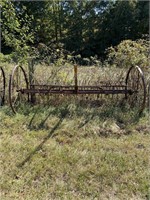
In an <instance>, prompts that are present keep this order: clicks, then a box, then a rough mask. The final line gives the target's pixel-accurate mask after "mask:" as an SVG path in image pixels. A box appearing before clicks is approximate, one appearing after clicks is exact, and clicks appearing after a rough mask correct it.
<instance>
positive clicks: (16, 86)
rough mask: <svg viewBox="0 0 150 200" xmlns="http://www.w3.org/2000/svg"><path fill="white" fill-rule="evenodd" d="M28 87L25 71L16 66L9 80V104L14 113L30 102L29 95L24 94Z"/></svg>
mask: <svg viewBox="0 0 150 200" xmlns="http://www.w3.org/2000/svg"><path fill="white" fill-rule="evenodd" d="M28 86H29V84H28V79H27V75H26V73H25V70H24V69H23V68H22V67H21V66H15V67H14V69H13V71H12V74H11V75H10V80H9V103H10V107H11V108H12V111H13V112H14V113H16V112H18V111H19V109H21V108H23V106H24V104H25V103H27V102H28V101H29V94H27V93H23V89H28Z"/></svg>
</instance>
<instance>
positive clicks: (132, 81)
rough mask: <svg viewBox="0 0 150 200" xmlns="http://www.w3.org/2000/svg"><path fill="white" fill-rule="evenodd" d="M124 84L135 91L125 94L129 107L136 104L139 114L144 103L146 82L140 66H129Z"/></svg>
mask: <svg viewBox="0 0 150 200" xmlns="http://www.w3.org/2000/svg"><path fill="white" fill-rule="evenodd" d="M126 85H127V88H128V89H130V90H132V91H137V92H134V93H133V95H126V99H127V101H128V102H129V104H130V106H131V108H132V107H135V106H136V107H137V108H138V109H139V114H141V113H142V112H143V110H144V108H145V103H146V84H145V79H144V74H143V72H142V70H141V68H140V67H138V66H132V67H130V69H129V70H128V72H127V76H126Z"/></svg>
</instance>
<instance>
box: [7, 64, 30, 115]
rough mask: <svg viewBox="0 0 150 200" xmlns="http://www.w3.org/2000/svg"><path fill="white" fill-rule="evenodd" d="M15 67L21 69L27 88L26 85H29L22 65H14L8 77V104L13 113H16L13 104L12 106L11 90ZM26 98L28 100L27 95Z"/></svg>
mask: <svg viewBox="0 0 150 200" xmlns="http://www.w3.org/2000/svg"><path fill="white" fill-rule="evenodd" d="M17 69H20V70H21V71H20V72H21V73H22V74H23V78H24V81H25V84H26V88H28V85H29V84H28V78H27V75H26V72H25V70H24V69H23V67H22V66H19V65H17V66H15V67H14V69H13V70H12V73H11V75H10V79H9V104H10V107H11V109H12V111H13V112H14V113H16V112H17V111H16V109H15V106H14V104H13V100H12V90H13V81H14V78H15V73H16V71H17ZM18 95H19V93H18ZM27 98H28V100H29V95H28V97H27ZM16 100H17V99H16Z"/></svg>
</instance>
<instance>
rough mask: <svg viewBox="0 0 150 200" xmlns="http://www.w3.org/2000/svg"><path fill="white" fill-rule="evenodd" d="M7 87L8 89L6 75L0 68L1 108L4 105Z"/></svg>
mask: <svg viewBox="0 0 150 200" xmlns="http://www.w3.org/2000/svg"><path fill="white" fill-rule="evenodd" d="M5 87H6V79H5V73H4V70H3V68H2V67H0V106H2V105H4V101H5Z"/></svg>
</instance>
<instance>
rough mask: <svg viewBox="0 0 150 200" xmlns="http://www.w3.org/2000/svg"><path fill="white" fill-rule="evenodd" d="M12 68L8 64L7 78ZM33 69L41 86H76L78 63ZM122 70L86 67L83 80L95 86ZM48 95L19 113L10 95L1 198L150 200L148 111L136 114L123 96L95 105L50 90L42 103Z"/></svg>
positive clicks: (2, 129) (0, 113)
mask: <svg viewBox="0 0 150 200" xmlns="http://www.w3.org/2000/svg"><path fill="white" fill-rule="evenodd" d="M11 69H12V65H8V66H5V71H6V75H7V83H8V78H9V73H10V70H11ZM112 70H113V71H112ZM45 72H46V73H45ZM51 72H52V74H54V76H53V77H51ZM35 74H36V77H35V82H37V83H42V84H44V83H45V82H46V83H48V82H49V78H50V80H51V78H52V80H51V81H52V83H55V82H57V81H60V82H59V84H67V85H68V84H74V83H73V80H74V77H73V68H69V67H66V68H65V70H64V68H60V69H59V68H53V69H52V68H51V67H47V66H42V67H41V65H38V66H36V73H35ZM122 74H123V77H125V74H126V73H125V72H124V70H122V72H120V73H118V69H111V68H105V69H101V68H94V67H90V68H89V67H81V68H80V69H79V83H80V84H81V85H82V84H83V85H84V84H87V85H90V84H94V85H95V84H99V82H98V81H100V80H102V81H108V80H110V77H111V81H112V82H116V81H118V80H121V79H120V77H121V76H122ZM45 80H46V81H45ZM7 88H8V85H7ZM6 94H8V92H7V91H6ZM94 98H95V97H94ZM37 99H38V97H37ZM46 99H47V97H40V98H39V101H40V102H41V103H42V104H43V106H42V105H41V104H37V105H35V106H32V105H25V104H23V103H22V104H21V110H20V111H19V113H17V114H16V115H14V114H13V113H12V111H11V109H10V107H9V106H8V96H6V106H4V107H0V137H1V145H0V148H1V149H0V152H1V165H0V167H1V169H0V172H1V186H0V188H1V199H2V200H12V199H13V200H15V199H16V200H31V199H33V200H51V199H52V200H61V199H62V200H65V199H66V200H68V199H70V200H78V199H79V200H82V199H84V200H93V199H95V200H106V199H112V200H123V199H125V200H126V199H129V200H130V199H132V200H143V199H147V200H148V199H149V198H150V194H149V175H150V173H149V167H150V160H149V153H150V149H149V143H150V134H149V130H150V124H149V113H148V111H147V110H145V111H144V113H143V115H142V116H141V117H140V118H139V117H138V116H137V115H135V113H136V109H135V110H131V109H128V107H126V106H125V107H123V106H122V104H121V99H122V98H119V100H118V101H116V100H115V99H114V100H113V99H110V100H109V98H107V96H105V97H103V98H102V100H100V101H98V102H97V101H95V99H93V100H94V101H91V100H90V97H89V99H87V98H86V97H83V96H82V97H81V98H76V97H70V96H68V97H67V96H66V97H63V96H61V95H60V96H55V95H53V97H50V99H48V101H49V104H47V103H46V104H44V103H45V102H46Z"/></svg>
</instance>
